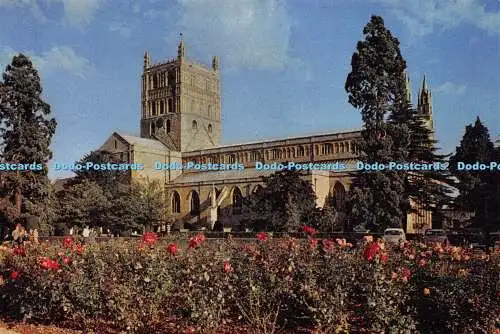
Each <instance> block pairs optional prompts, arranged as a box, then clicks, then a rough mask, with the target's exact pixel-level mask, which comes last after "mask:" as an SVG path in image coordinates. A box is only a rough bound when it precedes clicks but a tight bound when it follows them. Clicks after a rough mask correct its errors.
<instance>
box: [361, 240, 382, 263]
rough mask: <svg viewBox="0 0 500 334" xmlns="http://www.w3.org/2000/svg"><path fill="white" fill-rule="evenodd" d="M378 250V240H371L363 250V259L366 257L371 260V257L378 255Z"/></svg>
mask: <svg viewBox="0 0 500 334" xmlns="http://www.w3.org/2000/svg"><path fill="white" fill-rule="evenodd" d="M379 252H380V245H379V244H378V242H372V243H371V244H369V245H368V246H367V247H366V248H365V251H364V256H365V259H367V260H368V261H372V260H373V259H375V257H376V256H377V255H378V253H379Z"/></svg>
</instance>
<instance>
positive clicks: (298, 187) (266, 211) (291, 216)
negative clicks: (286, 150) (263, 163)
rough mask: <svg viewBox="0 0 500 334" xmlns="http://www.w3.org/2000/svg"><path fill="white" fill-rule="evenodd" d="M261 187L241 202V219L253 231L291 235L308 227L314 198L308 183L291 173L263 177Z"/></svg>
mask: <svg viewBox="0 0 500 334" xmlns="http://www.w3.org/2000/svg"><path fill="white" fill-rule="evenodd" d="M263 180H264V185H263V188H260V189H259V190H258V191H257V192H256V193H255V194H253V195H251V196H249V197H248V198H246V199H245V201H244V202H245V211H244V212H245V218H246V220H248V221H249V222H250V224H251V225H252V226H253V227H254V228H256V229H257V230H265V231H275V232H291V231H297V230H298V229H299V227H300V225H301V224H307V225H312V224H313V223H314V221H313V217H314V213H315V212H316V195H315V194H314V191H313V188H312V185H311V183H310V182H308V181H305V180H303V179H302V178H301V173H300V172H298V171H295V170H283V171H279V172H276V173H273V174H272V175H270V176H268V177H264V178H263Z"/></svg>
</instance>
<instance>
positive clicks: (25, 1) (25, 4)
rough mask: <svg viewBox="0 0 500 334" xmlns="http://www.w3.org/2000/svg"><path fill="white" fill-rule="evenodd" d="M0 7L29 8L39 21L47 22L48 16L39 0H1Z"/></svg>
mask: <svg viewBox="0 0 500 334" xmlns="http://www.w3.org/2000/svg"><path fill="white" fill-rule="evenodd" d="M0 7H18V8H22V9H27V10H28V11H30V12H31V14H32V15H33V16H34V17H35V18H36V19H37V20H39V21H41V22H45V21H46V20H47V18H46V17H45V15H44V14H43V11H42V9H41V8H40V6H39V5H38V1H37V0H0Z"/></svg>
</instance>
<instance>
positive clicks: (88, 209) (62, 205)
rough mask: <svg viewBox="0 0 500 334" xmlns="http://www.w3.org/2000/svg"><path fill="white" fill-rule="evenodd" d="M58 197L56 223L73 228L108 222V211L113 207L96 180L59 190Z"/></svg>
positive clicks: (97, 225)
mask: <svg viewBox="0 0 500 334" xmlns="http://www.w3.org/2000/svg"><path fill="white" fill-rule="evenodd" d="M56 198H57V219H56V223H57V225H58V227H59V228H60V229H62V226H65V227H66V228H68V229H69V228H71V227H73V226H77V227H80V228H83V227H84V226H90V227H100V226H103V225H105V224H106V223H107V220H106V218H107V213H108V212H109V211H110V209H111V207H112V206H111V203H110V202H109V200H108V198H107V196H106V194H105V193H104V191H103V190H102V188H101V187H100V186H99V185H98V184H97V183H95V182H92V181H87V180H85V181H82V182H81V183H77V184H73V185H71V186H70V187H68V189H65V190H62V191H59V192H58V193H57V194H56Z"/></svg>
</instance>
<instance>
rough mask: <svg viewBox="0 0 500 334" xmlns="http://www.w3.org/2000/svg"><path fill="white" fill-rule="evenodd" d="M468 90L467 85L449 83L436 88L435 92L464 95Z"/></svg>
mask: <svg viewBox="0 0 500 334" xmlns="http://www.w3.org/2000/svg"><path fill="white" fill-rule="evenodd" d="M466 89H467V87H466V86H465V85H458V84H455V83H453V82H450V81H447V82H445V83H444V84H442V85H440V86H438V87H436V88H435V89H434V91H436V92H442V93H445V94H449V95H462V94H464V93H465V91H466Z"/></svg>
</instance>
